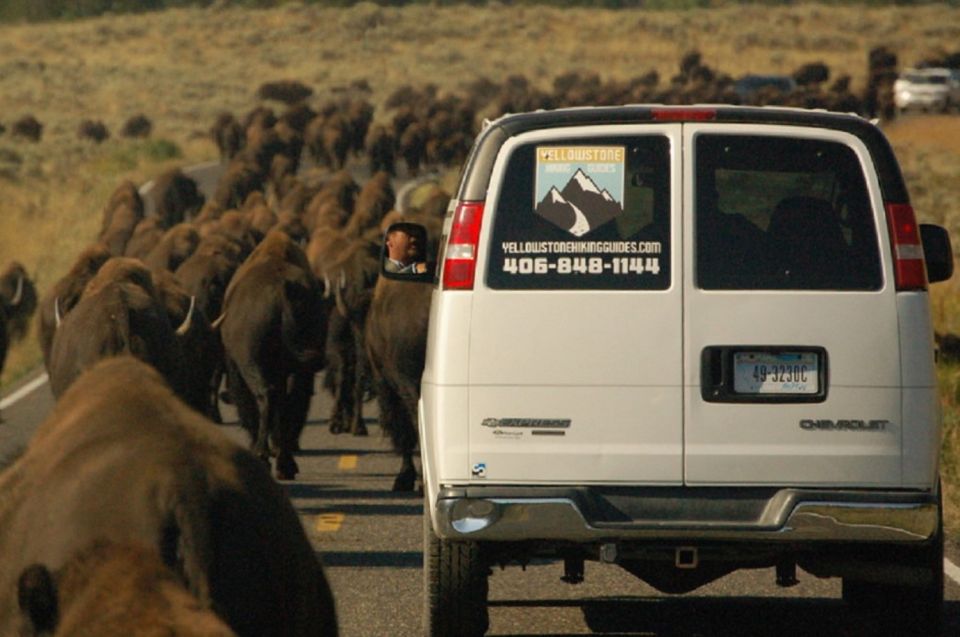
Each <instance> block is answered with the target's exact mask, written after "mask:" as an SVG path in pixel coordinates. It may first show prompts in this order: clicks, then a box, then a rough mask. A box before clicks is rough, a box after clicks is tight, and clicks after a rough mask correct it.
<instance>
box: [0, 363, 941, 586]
mask: <svg viewBox="0 0 960 637" xmlns="http://www.w3.org/2000/svg"><path fill="white" fill-rule="evenodd" d="M47 380H49V377H48V376H47V374H46V372H44V373H42V374H40V375H39V376H37V377H36V378H34V379H33V380H31V381H30V382H29V383H27V384H26V385H24V386H23V387H21V388H20V389H18V390H17V391H15V392H13V393H12V394H10V395H9V396H7V397H6V398H4V399H3V400H0V409H6V408H7V407H9V406H10V405H13V404H14V403H16V402H17V401H19V400H21V399H22V398H24V397H26V396H27V395H28V394H30V393H31V392H33V391H35V390H36V389H38V388H40V387H42V386H43V384H44V383H46V382H47ZM943 572H944V573H945V574H946V576H947V577H949V578H950V579H952V580H953V581H954V582H956V583H957V584H960V566H957V565H956V564H954V563H953V562H951V561H950V558H946V557H945V558H943Z"/></svg>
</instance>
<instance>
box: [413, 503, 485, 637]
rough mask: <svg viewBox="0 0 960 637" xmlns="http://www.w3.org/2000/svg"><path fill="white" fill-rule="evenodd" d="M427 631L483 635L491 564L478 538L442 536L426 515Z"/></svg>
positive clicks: (456, 636) (434, 635)
mask: <svg viewBox="0 0 960 637" xmlns="http://www.w3.org/2000/svg"><path fill="white" fill-rule="evenodd" d="M423 558H424V568H423V580H424V613H423V617H424V625H425V631H424V634H425V635H427V637H481V636H482V635H484V634H486V632H487V628H489V625H490V621H489V615H488V612H487V585H488V578H489V567H488V566H487V564H486V563H485V562H484V561H483V559H482V555H481V551H480V546H479V545H478V544H477V543H476V542H457V541H451V540H441V539H440V538H438V537H437V536H436V535H434V533H433V528H432V527H431V525H430V518H429V516H428V514H426V513H425V514H424V516H423Z"/></svg>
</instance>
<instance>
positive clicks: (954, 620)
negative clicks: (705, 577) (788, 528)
mask: <svg viewBox="0 0 960 637" xmlns="http://www.w3.org/2000/svg"><path fill="white" fill-rule="evenodd" d="M9 398H10V397H9V396H8V398H7V399H4V401H2V403H0V409H2V411H3V416H4V419H5V421H6V422H5V423H4V424H2V425H0V458H3V457H4V456H9V455H10V454H11V451H12V450H13V449H15V448H16V447H18V446H21V445H23V444H25V443H26V442H27V441H28V439H29V436H30V435H31V434H32V432H33V430H34V429H35V427H36V426H37V424H38V423H39V422H40V421H41V420H42V419H43V418H44V417H45V415H46V414H47V413H48V411H49V410H50V408H51V406H52V403H53V399H52V396H51V394H50V391H49V388H48V386H47V385H46V384H41V385H39V386H38V387H37V388H36V389H34V390H33V391H31V392H30V393H29V394H27V395H26V396H25V397H23V398H20V399H18V400H17V401H16V402H13V403H12V404H11V402H10V400H9ZM329 408H330V398H329V396H328V395H327V394H325V393H323V392H322V390H319V388H318V393H317V395H316V396H315V399H314V404H313V406H312V408H311V415H310V422H309V424H308V426H307V428H306V430H305V432H304V435H303V438H302V441H301V442H302V445H301V446H302V448H303V451H302V452H301V454H300V455H299V456H298V462H299V464H300V468H301V474H300V475H299V476H298V478H297V480H296V481H294V482H288V483H284V484H285V486H286V489H287V492H288V493H289V495H290V497H291V499H292V501H293V503H294V505H295V506H296V508H297V510H298V511H299V513H300V516H301V520H302V521H303V525H304V528H305V529H306V530H307V533H308V535H309V537H310V539H311V541H312V542H313V545H314V547H315V548H316V550H317V552H318V554H319V555H320V556H321V558H322V560H323V562H324V564H325V565H326V572H327V575H328V577H329V578H330V581H331V585H332V587H333V590H334V594H335V595H336V599H337V608H338V614H339V618H340V626H341V633H340V634H341V635H342V636H343V637H408V636H409V637H413V636H416V635H420V634H422V633H421V628H420V621H421V612H422V604H423V598H422V588H423V583H422V575H421V567H422V552H421V542H422V518H421V515H422V502H421V498H420V496H418V495H415V494H394V493H392V492H391V491H390V487H391V485H392V482H393V477H394V475H395V473H396V471H397V469H398V468H399V459H398V458H397V457H396V456H394V455H393V454H392V453H391V451H390V449H389V445H388V444H387V441H386V440H385V439H383V438H382V437H381V436H380V430H379V428H378V427H377V426H376V419H375V415H376V408H375V405H374V404H373V403H368V405H367V407H366V412H365V415H366V416H367V418H368V424H369V426H370V430H371V434H370V436H367V437H354V436H350V435H344V434H341V435H339V436H334V435H331V434H330V433H329V432H328V431H327V429H326V426H325V425H326V415H327V414H328V413H329ZM224 415H225V417H226V419H227V420H228V424H227V425H224V430H225V431H226V432H228V434H229V435H230V436H231V437H234V438H235V439H236V440H237V441H239V442H242V443H244V444H246V438H245V434H243V432H242V431H241V430H240V429H239V428H238V427H237V426H236V423H235V422H234V415H233V414H232V413H231V412H230V411H229V410H227V411H225V414H224ZM948 553H949V556H950V559H951V560H952V561H953V562H954V563H957V562H958V561H960V551H958V550H957V546H956V544H955V543H953V542H951V543H950V546H949V550H948ZM562 571H563V569H562V564H559V563H537V564H533V565H530V566H528V567H527V569H526V570H525V571H524V570H522V569H520V568H519V567H509V568H507V569H506V570H503V571H501V570H500V569H499V568H497V569H495V571H494V574H493V576H492V577H491V579H490V607H491V610H490V618H491V628H490V631H489V633H488V634H490V635H498V636H506V635H516V636H519V635H546V636H551V637H561V636H565V635H588V634H602V635H622V636H626V635H653V636H658V637H660V636H668V635H669V636H691V637H692V636H714V635H717V636H720V635H723V636H731V637H732V636H741V635H776V636H778V637H794V636H801V635H803V636H809V635H817V636H818V637H828V636H833V635H836V636H844V637H846V636H854V635H863V636H866V635H884V636H886V635H895V634H896V633H895V632H892V631H891V630H890V627H889V625H888V623H887V622H888V619H889V618H882V617H871V616H866V615H863V614H858V613H854V612H853V611H850V610H849V609H847V608H846V607H845V606H844V605H843V603H842V602H841V601H840V583H839V580H836V579H831V580H819V579H817V578H815V577H813V576H812V575H809V574H806V573H804V572H802V571H800V572H799V573H798V575H799V579H800V583H799V584H798V585H796V586H794V587H792V588H778V587H777V586H776V584H775V579H774V573H773V570H772V569H765V570H758V571H743V572H738V573H735V574H732V575H729V576H727V577H725V578H723V579H721V580H719V581H717V582H715V583H713V584H710V585H708V586H705V587H703V588H701V589H699V590H697V591H695V592H693V593H689V594H687V595H680V596H665V595H662V594H660V593H658V592H656V591H655V590H654V589H652V588H650V587H648V586H647V585H645V584H644V583H642V582H641V581H640V580H637V579H635V578H634V577H633V576H631V575H629V574H628V573H627V572H626V571H623V570H621V569H620V568H618V567H616V566H611V565H602V564H594V563H588V564H587V566H586V579H585V581H584V582H583V583H582V584H579V585H570V584H565V583H564V582H562V581H561V580H560V575H561V574H562ZM947 599H948V602H947V605H946V615H947V626H948V632H946V633H945V634H947V635H957V634H960V584H958V583H957V582H956V581H954V580H953V579H950V578H949V577H948V578H947Z"/></svg>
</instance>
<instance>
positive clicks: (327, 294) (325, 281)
mask: <svg viewBox="0 0 960 637" xmlns="http://www.w3.org/2000/svg"><path fill="white" fill-rule="evenodd" d="M330 287H331V286H330V277H328V276H327V275H326V274H324V275H323V298H325V299H329V298H330V291H331V290H330Z"/></svg>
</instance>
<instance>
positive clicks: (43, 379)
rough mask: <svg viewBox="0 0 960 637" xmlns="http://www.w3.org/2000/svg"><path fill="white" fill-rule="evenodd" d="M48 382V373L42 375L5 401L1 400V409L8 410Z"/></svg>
mask: <svg viewBox="0 0 960 637" xmlns="http://www.w3.org/2000/svg"><path fill="white" fill-rule="evenodd" d="M47 380H48V377H47V373H46V372H44V373H42V374H40V375H39V376H37V377H36V378H34V379H33V380H31V381H30V382H29V383H27V384H26V385H24V386H23V387H21V388H20V389H18V390H17V391H15V392H13V393H12V394H10V395H9V396H7V397H6V398H4V399H3V400H0V409H6V408H7V407H9V406H10V405H12V404H14V403H15V402H17V401H19V400H20V399H21V398H24V397H25V396H27V395H28V394H30V393H31V392H32V391H34V390H35V389H37V388H39V387H42V386H43V384H44V383H46V382H47Z"/></svg>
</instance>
